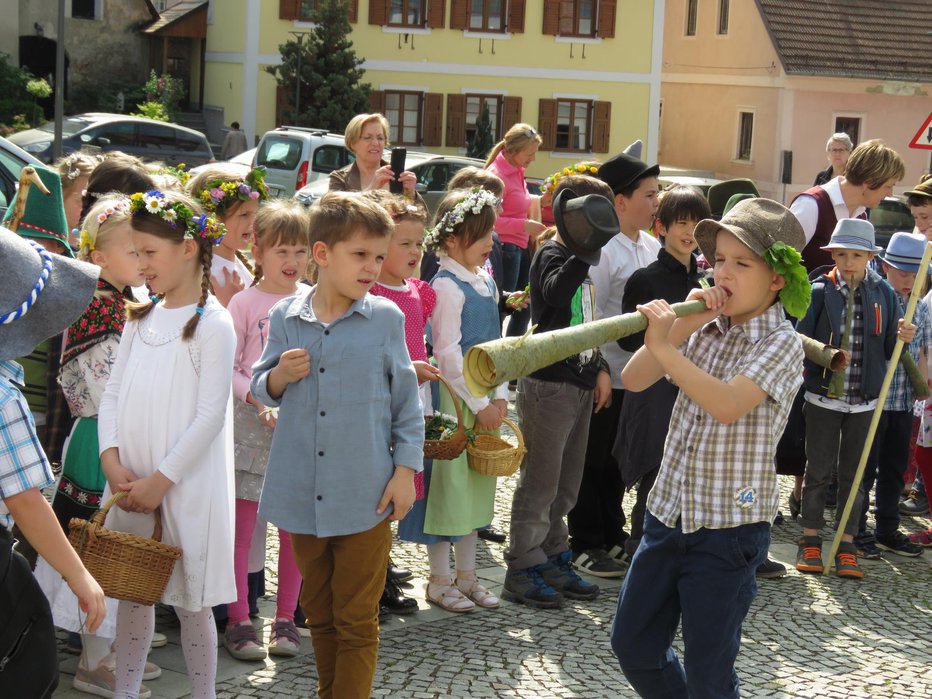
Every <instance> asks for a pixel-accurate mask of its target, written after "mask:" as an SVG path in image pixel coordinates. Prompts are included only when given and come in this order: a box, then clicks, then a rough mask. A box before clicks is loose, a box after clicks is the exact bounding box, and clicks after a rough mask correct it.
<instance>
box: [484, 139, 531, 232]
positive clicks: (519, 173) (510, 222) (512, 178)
mask: <svg viewBox="0 0 932 699" xmlns="http://www.w3.org/2000/svg"><path fill="white" fill-rule="evenodd" d="M486 169H487V170H488V171H489V172H491V173H492V174H493V175H497V176H498V177H500V178H501V179H502V181H503V182H504V183H505V196H504V197H503V198H502V213H501V214H499V217H498V220H497V221H496V222H495V232H496V233H498V237H499V238H500V239H501V241H502V244H504V243H513V244H515V245H517V246H518V247H519V248H526V247H527V241H528V234H527V232H526V231H525V230H524V222H525V221H527V218H528V216H527V212H528V208H529V207H530V206H531V195H530V194H529V193H528V191H527V184H526V183H525V181H524V168H521V167H515V166H514V165H512V164H511V163H509V162H508V161H507V160H506V159H505V154H504V153H503V152H502V153H499V154H498V155H497V156H496V157H495V160H493V161H492V164H491V165H489V167H488V168H486Z"/></svg>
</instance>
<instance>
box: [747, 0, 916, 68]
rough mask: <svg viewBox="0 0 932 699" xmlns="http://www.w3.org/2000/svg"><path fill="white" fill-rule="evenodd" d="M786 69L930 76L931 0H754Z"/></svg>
mask: <svg viewBox="0 0 932 699" xmlns="http://www.w3.org/2000/svg"><path fill="white" fill-rule="evenodd" d="M756 1H757V6H758V8H759V9H760V13H761V17H762V18H763V20H764V25H765V26H766V27H767V31H768V32H769V33H770V36H771V39H772V40H773V44H774V48H775V49H776V51H777V54H778V55H779V56H780V60H781V61H782V63H783V68H784V70H785V71H786V72H787V74H788V75H820V76H837V77H843V78H868V79H879V80H906V81H910V82H932V11H930V7H929V0H885V1H884V2H883V3H878V2H876V0H756Z"/></svg>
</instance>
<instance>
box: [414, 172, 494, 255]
mask: <svg viewBox="0 0 932 699" xmlns="http://www.w3.org/2000/svg"><path fill="white" fill-rule="evenodd" d="M486 206H489V207H491V208H492V209H493V210H494V209H497V208H498V207H499V206H501V200H500V199H499V198H498V197H497V196H495V195H494V194H493V193H492V192H490V191H489V190H487V189H482V188H481V187H475V188H473V189H472V190H470V192H469V194H467V195H466V196H465V197H464V198H463V200H462V201H460V202H459V203H457V205H456V206H454V207H453V208H452V209H451V210H450V211H447V212H446V213H445V214H444V215H443V216H442V217H441V218H440V220H439V221H438V222H437V225H435V226H434V227H433V228H431V229H429V230H428V231H427V235H425V236H424V247H426V248H427V249H428V250H439V249H440V246H441V245H442V244H443V241H444V239H445V238H447V237H449V236H450V235H451V234H452V233H453V231H454V230H455V229H456V227H457V226H458V225H460V224H461V223H462V222H463V221H465V220H466V217H467V216H468V215H470V214H473V215H476V214H479V213H481V212H482V209H483V208H485V207H486Z"/></svg>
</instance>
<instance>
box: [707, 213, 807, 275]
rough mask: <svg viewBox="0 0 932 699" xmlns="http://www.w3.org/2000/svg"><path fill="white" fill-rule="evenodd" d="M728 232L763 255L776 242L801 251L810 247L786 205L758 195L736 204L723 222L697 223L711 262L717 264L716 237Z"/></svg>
mask: <svg viewBox="0 0 932 699" xmlns="http://www.w3.org/2000/svg"><path fill="white" fill-rule="evenodd" d="M723 230H724V231H728V232H729V233H731V234H732V235H733V236H735V237H736V238H737V239H738V240H740V241H741V242H742V243H744V244H745V245H746V246H747V247H749V248H750V249H751V250H753V251H754V253H755V254H757V255H759V256H760V257H763V256H764V252H765V251H766V250H767V248H769V247H770V246H771V245H773V244H774V243H776V242H781V243H785V244H787V245H789V246H790V247H792V248H794V249H795V250H796V251H797V252H799V251H800V250H802V249H803V248H804V247H805V246H806V235H805V233H803V227H802V226H801V225H800V224H799V220H798V219H797V218H796V216H794V215H793V214H792V212H790V210H789V209H787V208H786V207H785V206H783V204H781V203H779V202H776V201H772V200H770V199H762V198H760V197H756V198H754V199H744V200H743V201H739V202H738V203H737V204H735V205H734V206H733V207H732V209H731V211H729V212H728V213H727V214H725V215H724V216H723V217H722V220H721V221H715V220H713V219H710V218H707V219H705V220H704V221H700V222H699V223H698V224H697V225H696V242H697V243H699V248H700V249H701V250H702V254H703V255H705V259H706V260H708V262H709V264H712V265H714V264H715V236H716V235H718V232H719V231H723Z"/></svg>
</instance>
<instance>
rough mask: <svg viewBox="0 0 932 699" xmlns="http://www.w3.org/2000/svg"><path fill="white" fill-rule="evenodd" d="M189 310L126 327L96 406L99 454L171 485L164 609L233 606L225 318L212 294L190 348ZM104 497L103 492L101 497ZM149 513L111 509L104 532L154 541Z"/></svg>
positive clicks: (229, 338)
mask: <svg viewBox="0 0 932 699" xmlns="http://www.w3.org/2000/svg"><path fill="white" fill-rule="evenodd" d="M195 308H196V307H195V306H194V305H191V306H185V307H183V308H164V307H163V306H162V305H161V304H160V305H158V306H156V307H155V309H153V310H152V311H151V312H150V313H149V314H148V315H147V316H146V317H144V318H143V319H141V320H140V321H131V322H128V323H127V324H126V327H125V329H124V331H123V337H122V339H121V341H120V350H119V353H118V355H117V362H116V365H115V366H114V369H113V373H112V374H111V376H110V382H109V383H108V384H107V390H106V391H105V393H104V396H103V399H102V400H101V404H100V416H99V419H98V433H99V437H100V451H101V453H103V452H104V451H105V450H106V449H108V448H110V447H117V448H118V449H119V454H120V461H121V463H122V464H123V465H124V466H126V467H127V468H129V469H130V470H132V471H133V472H134V473H135V474H136V475H137V476H139V477H145V476H148V475H151V474H152V473H154V472H155V471H156V470H158V471H160V472H161V473H162V474H163V475H164V476H166V477H167V478H169V479H170V480H171V481H173V482H174V485H173V486H172V487H171V488H170V489H169V490H168V492H167V494H166V495H165V498H164V500H163V501H162V507H161V511H162V541H163V542H165V543H168V544H172V545H174V546H178V547H180V548H181V550H182V551H183V554H182V557H181V558H180V559H179V560H178V562H177V563H176V564H175V569H174V571H173V572H172V576H171V579H170V580H169V582H168V587H167V588H166V589H165V593H164V594H163V595H162V602H163V603H165V604H170V605H173V606H177V607H181V608H183V609H187V610H191V611H199V610H201V609H203V608H204V607H211V606H214V605H217V604H223V603H227V602H232V601H234V600H235V599H236V582H235V579H234V575H233V531H234V525H233V519H234V509H233V429H232V425H233V422H232V394H231V386H232V375H233V355H234V352H235V349H236V336H235V333H234V330H233V322H232V320H231V318H230V314H229V313H227V311H226V309H225V308H223V307H222V306H221V305H220V303H219V302H218V301H217V300H216V299H215V298H213V297H210V299H209V301H208V303H207V306H206V307H205V309H204V314H203V316H202V317H201V320H200V322H199V324H198V327H197V332H196V334H195V337H194V338H192V340H190V341H186V340H183V339H182V338H181V334H182V331H183V329H184V325H185V323H187V322H188V320H189V319H190V318H191V316H192V315H193V314H194V312H195ZM109 497H110V489H109V486H108V487H107V489H106V490H105V491H104V500H106V499H107V498H109ZM153 526H154V517H153V515H144V514H139V513H132V512H126V511H124V510H121V509H119V508H118V507H117V506H114V507H113V508H112V509H111V510H110V513H109V514H108V516H107V520H106V527H107V528H109V529H115V530H119V531H127V532H133V533H136V534H141V535H143V536H151V535H152V529H153Z"/></svg>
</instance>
